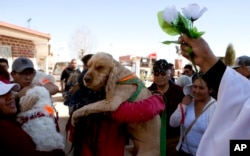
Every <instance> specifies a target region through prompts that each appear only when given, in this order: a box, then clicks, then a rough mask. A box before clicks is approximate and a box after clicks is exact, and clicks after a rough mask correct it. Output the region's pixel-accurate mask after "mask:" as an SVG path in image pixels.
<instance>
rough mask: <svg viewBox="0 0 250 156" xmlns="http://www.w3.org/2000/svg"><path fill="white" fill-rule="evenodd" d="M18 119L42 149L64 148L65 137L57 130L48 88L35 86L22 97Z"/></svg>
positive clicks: (37, 147) (37, 146)
mask: <svg viewBox="0 0 250 156" xmlns="http://www.w3.org/2000/svg"><path fill="white" fill-rule="evenodd" d="M20 110H21V112H20V113H19V114H18V115H17V121H18V122H19V123H21V124H22V128H23V129H24V131H26V132H27V133H28V134H29V135H30V136H31V138H32V139H33V141H34V142H35V144H36V149H37V150H40V151H51V150H53V149H64V147H65V145H64V137H63V136H62V135H61V134H60V133H59V132H58V131H57V130H56V124H55V118H54V109H53V107H52V101H51V97H50V94H49V92H48V90H47V89H45V88H44V87H42V86H33V87H32V88H30V89H28V90H27V91H26V94H25V95H24V96H22V97H21V98H20Z"/></svg>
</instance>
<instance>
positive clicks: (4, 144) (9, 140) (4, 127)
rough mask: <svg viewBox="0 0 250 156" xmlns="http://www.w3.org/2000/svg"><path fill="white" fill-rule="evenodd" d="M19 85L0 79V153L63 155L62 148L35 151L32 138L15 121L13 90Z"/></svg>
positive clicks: (40, 155)
mask: <svg viewBox="0 0 250 156" xmlns="http://www.w3.org/2000/svg"><path fill="white" fill-rule="evenodd" d="M19 90H20V85H18V84H16V83H13V84H6V83H4V82H2V81H0V147H1V155H4V154H5V155H15V156H64V155H65V154H64V152H63V150H59V149H58V150H53V151H48V152H47V151H46V152H44V151H37V150H36V145H35V143H34V142H33V140H32V138H31V137H30V136H29V135H28V134H27V133H26V132H25V131H24V130H23V129H22V127H21V125H20V124H19V123H18V122H16V114H17V112H18V110H17V107H16V103H15V96H14V94H13V91H19Z"/></svg>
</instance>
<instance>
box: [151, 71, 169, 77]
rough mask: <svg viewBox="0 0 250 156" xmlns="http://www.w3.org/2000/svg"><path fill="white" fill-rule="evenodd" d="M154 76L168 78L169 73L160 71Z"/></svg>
mask: <svg viewBox="0 0 250 156" xmlns="http://www.w3.org/2000/svg"><path fill="white" fill-rule="evenodd" d="M153 74H154V76H159V75H161V76H166V75H167V72H166V71H160V72H154V73H153Z"/></svg>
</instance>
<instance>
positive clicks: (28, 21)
mask: <svg viewBox="0 0 250 156" xmlns="http://www.w3.org/2000/svg"><path fill="white" fill-rule="evenodd" d="M31 20H32V19H31V18H29V19H28V20H27V23H28V28H30V21H31Z"/></svg>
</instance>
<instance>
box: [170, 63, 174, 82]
mask: <svg viewBox="0 0 250 156" xmlns="http://www.w3.org/2000/svg"><path fill="white" fill-rule="evenodd" d="M168 65H169V69H170V72H171V73H170V81H171V82H173V83H175V78H174V75H175V68H174V64H173V63H168Z"/></svg>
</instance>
